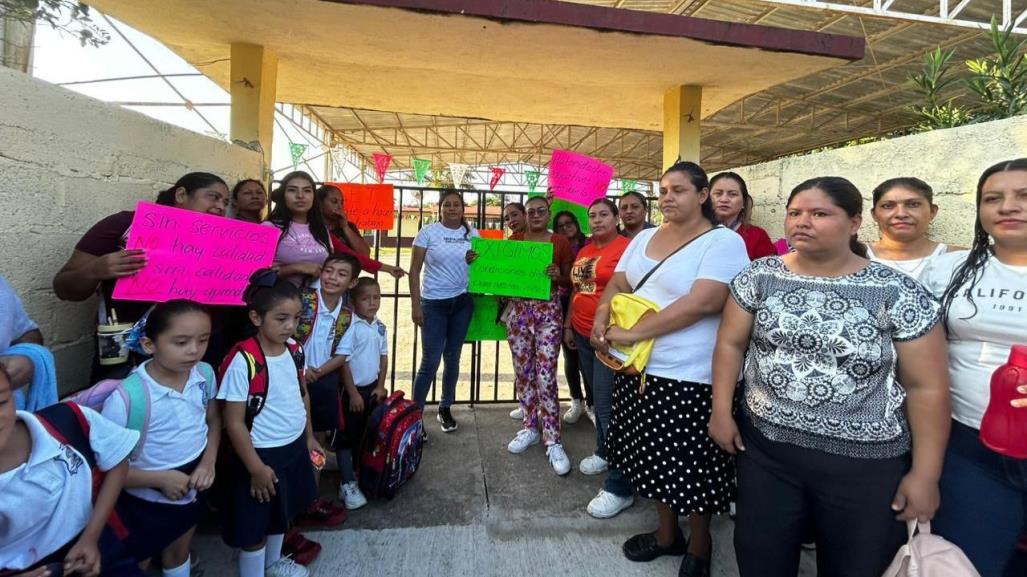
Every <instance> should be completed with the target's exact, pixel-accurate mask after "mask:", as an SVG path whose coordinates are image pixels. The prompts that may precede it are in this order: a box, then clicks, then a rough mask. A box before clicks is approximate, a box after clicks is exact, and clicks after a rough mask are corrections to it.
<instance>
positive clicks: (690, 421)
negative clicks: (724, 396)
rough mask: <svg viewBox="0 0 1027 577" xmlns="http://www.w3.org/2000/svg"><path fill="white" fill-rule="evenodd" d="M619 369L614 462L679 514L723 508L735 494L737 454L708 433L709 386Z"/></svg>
mask: <svg viewBox="0 0 1027 577" xmlns="http://www.w3.org/2000/svg"><path fill="white" fill-rule="evenodd" d="M645 381H646V382H645V394H644V395H640V394H639V393H638V389H639V385H640V384H641V377H640V376H628V375H624V374H620V373H618V374H617V375H616V377H615V380H614V387H613V415H612V417H611V418H610V428H609V431H608V432H607V436H606V444H607V452H608V456H609V461H610V463H611V464H612V465H614V466H615V467H617V468H618V469H620V470H621V471H622V472H623V473H624V474H625V475H627V477H628V478H629V479H631V482H632V484H633V485H634V486H635V490H636V491H638V494H639V495H640V496H642V497H645V498H647V499H655V500H657V501H660V502H661V503H664V504H666V505H668V506H670V508H671V509H673V510H674V511H675V512H676V513H678V514H679V515H686V514H688V513H724V512H726V511H727V510H728V506H729V504H730V503H731V501H732V500H733V498H734V491H735V465H734V458H733V457H732V456H731V455H729V454H727V453H725V452H724V451H722V450H720V448H719V447H717V446H716V444H714V443H713V440H712V439H710V437H709V435H708V434H707V425H708V423H709V420H710V413H711V410H712V393H713V391H712V389H711V388H710V387H709V386H708V385H702V384H696V383H689V382H686V381H675V380H671V379H664V378H660V377H654V376H651V375H648V376H646V379H645Z"/></svg>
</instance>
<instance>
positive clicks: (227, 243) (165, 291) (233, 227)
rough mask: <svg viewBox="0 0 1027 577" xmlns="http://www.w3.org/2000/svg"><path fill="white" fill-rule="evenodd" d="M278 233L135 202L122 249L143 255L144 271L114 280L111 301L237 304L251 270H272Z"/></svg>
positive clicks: (236, 221)
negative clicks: (141, 250) (137, 250)
mask: <svg viewBox="0 0 1027 577" xmlns="http://www.w3.org/2000/svg"><path fill="white" fill-rule="evenodd" d="M280 234H281V231H279V230H278V229H277V228H275V227H273V226H260V225H259V224H251V223H248V222H242V221H238V220H232V219H230V218H225V217H222V216H214V215H211V214H206V213H200V212H192V211H188V210H182V209H180V208H171V207H168V206H161V205H158V204H153V203H150V202H140V203H139V204H138V205H136V213H135V217H134V218H133V219H132V228H131V229H130V231H129V233H128V242H127V243H126V248H130V249H131V248H141V249H143V250H145V251H146V258H147V264H146V268H144V269H143V270H141V271H139V272H137V273H136V274H134V275H132V276H130V277H125V278H122V279H119V280H118V282H117V284H116V285H114V295H113V296H114V298H115V299H121V300H129V301H155V302H164V301H168V300H171V299H190V300H194V301H198V302H201V303H204V304H209V305H241V304H243V302H242V293H243V291H244V290H245V289H246V284H247V283H248V282H249V278H250V275H251V274H253V271H255V270H257V269H259V268H265V267H269V266H271V261H272V260H274V257H275V250H276V248H277V246H278V236H279V235H280Z"/></svg>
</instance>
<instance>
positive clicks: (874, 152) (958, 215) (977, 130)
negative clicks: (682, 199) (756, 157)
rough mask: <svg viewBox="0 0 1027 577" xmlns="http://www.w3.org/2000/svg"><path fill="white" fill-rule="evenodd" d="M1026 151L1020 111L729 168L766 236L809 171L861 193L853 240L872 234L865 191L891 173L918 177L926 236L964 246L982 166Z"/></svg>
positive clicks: (776, 234)
mask: <svg viewBox="0 0 1027 577" xmlns="http://www.w3.org/2000/svg"><path fill="white" fill-rule="evenodd" d="M1022 156H1027V116H1021V117H1019V118H1011V119H1006V120H997V121H994V122H986V123H982V124H975V125H970V126H961V127H959V128H952V129H948V130H935V131H932V132H925V133H923V134H915V135H912V136H904V137H901V138H895V139H892V140H887V141H884V142H875V143H872V144H864V145H860V146H851V147H848V148H839V149H837V150H831V151H828V152H821V153H816V154H808V155H805V156H794V157H789V158H782V159H779V160H775V161H771V162H766V163H763V164H754V165H751V166H745V167H741V168H737V169H735V172H737V173H738V174H740V175H742V177H743V178H744V179H745V180H746V183H747V184H748V185H749V192H751V193H752V194H753V197H754V200H755V203H756V208H755V210H754V215H753V222H754V223H755V224H758V225H759V226H762V227H764V228H766V229H767V232H769V233H770V236H771V238H773V239H777V238H780V237H781V236H783V234H784V206H785V201H786V200H787V199H788V194H789V193H790V192H791V190H792V188H793V187H795V186H796V185H798V184H799V183H801V182H802V181H804V180H806V179H808V178H812V177H815V176H842V177H845V178H847V179H849V180H851V181H852V182H853V183H854V184H855V185H856V186H857V187H858V188H859V189H860V191H862V193H863V197H864V198H865V199H866V202H865V203H864V209H865V211H864V225H863V229H862V230H861V231H860V239H861V240H863V241H873V240H877V239H878V238H879V235H878V232H877V227H876V225H875V224H874V222H873V220H871V218H870V208H871V202H870V194H871V192H872V191H873V189H874V187H876V186H877V185H878V184H880V183H881V182H882V181H884V180H886V179H888V178H893V177H897V176H915V177H917V178H920V179H923V180H924V181H926V182H927V183H928V184H930V185H931V187H932V188H933V189H934V191H935V203H936V204H937V205H938V206H939V207H940V209H939V211H938V217H937V218H936V219H935V221H934V223H933V225H932V227H931V236H932V238H934V239H936V240H939V241H942V242H946V243H949V244H957V245H961V246H969V245H970V242H971V240H972V238H973V223H974V195H975V191H976V188H977V179H978V178H979V177H980V175H981V172H983V171H984V169H985V168H987V167H989V166H991V165H993V164H995V163H997V162H1001V161H1003V160H1009V159H1013V158H1017V157H1022Z"/></svg>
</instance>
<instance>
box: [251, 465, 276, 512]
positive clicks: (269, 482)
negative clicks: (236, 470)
mask: <svg viewBox="0 0 1027 577" xmlns="http://www.w3.org/2000/svg"><path fill="white" fill-rule="evenodd" d="M277 482H278V475H275V470H274V469H272V468H271V467H268V466H267V465H264V468H262V469H260V470H259V471H257V472H256V473H255V474H252V475H250V496H251V497H253V498H254V499H256V500H257V502H258V503H270V502H271V498H272V497H274V496H275V483H277Z"/></svg>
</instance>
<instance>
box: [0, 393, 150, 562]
mask: <svg viewBox="0 0 1027 577" xmlns="http://www.w3.org/2000/svg"><path fill="white" fill-rule="evenodd" d="M82 413H83V415H84V416H85V419H86V421H87V422H88V424H89V446H90V447H91V448H92V450H93V453H94V455H95V460H96V463H97V466H98V468H99V469H100V470H102V471H109V470H111V469H113V468H114V467H116V466H117V465H118V464H119V463H121V461H123V460H124V459H125V458H126V457H128V455H129V453H130V452H131V451H132V448H133V447H134V446H135V444H136V441H137V440H138V439H139V433H137V432H135V431H129V430H126V429H123V428H121V427H119V426H117V425H115V424H114V423H112V422H110V421H108V420H107V419H104V418H103V417H101V416H100V415H99V414H97V413H96V412H95V411H91V410H89V409H86V408H83V409H82ZM17 419H18V420H20V421H22V422H23V423H25V426H26V427H28V430H29V435H30V436H31V439H32V448H31V452H30V453H29V458H28V460H27V461H26V462H25V463H23V464H21V465H18V466H17V467H15V468H14V469H12V470H10V471H7V472H6V473H3V474H0V494H2V495H3V499H0V572H3V570H5V569H6V570H14V571H19V570H25V569H30V568H35V567H39V566H43V565H46V564H49V563H58V562H62V561H63V560H64V556H65V555H66V554H67V551H68V550H69V549H70V548H71V547H72V546H73V545H74V543H75V542H76V541H77V540H78V537H79V535H80V534H81V533H82V531H83V529H85V527H86V525H87V524H88V523H89V517H90V516H91V515H92V513H93V498H92V475H91V471H90V468H89V464H88V460H87V459H86V457H85V456H83V455H82V454H81V453H80V452H79V451H77V450H76V449H75V448H74V447H72V446H71V445H65V444H63V443H61V442H60V441H58V440H57V439H56V438H54V436H53V435H51V434H50V433H49V432H48V431H47V430H46V428H45V427H44V426H43V424H42V423H40V421H39V419H38V418H37V417H36V416H35V415H33V414H32V413H27V412H24V411H18V412H17ZM98 545H99V548H100V554H101V559H102V560H101V563H102V566H103V568H104V569H103V574H104V575H139V574H141V573H139V571H138V568H137V567H135V563H134V562H132V559H131V557H129V556H127V555H126V554H125V552H124V551H123V550H122V549H120V545H121V544H120V542H119V541H118V540H117V538H116V537H114V535H113V534H112V532H111V531H109V530H105V531H104V534H103V536H102V537H101V539H100V540H99V543H98ZM126 560H127V561H129V562H126ZM133 569H134V571H133Z"/></svg>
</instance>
